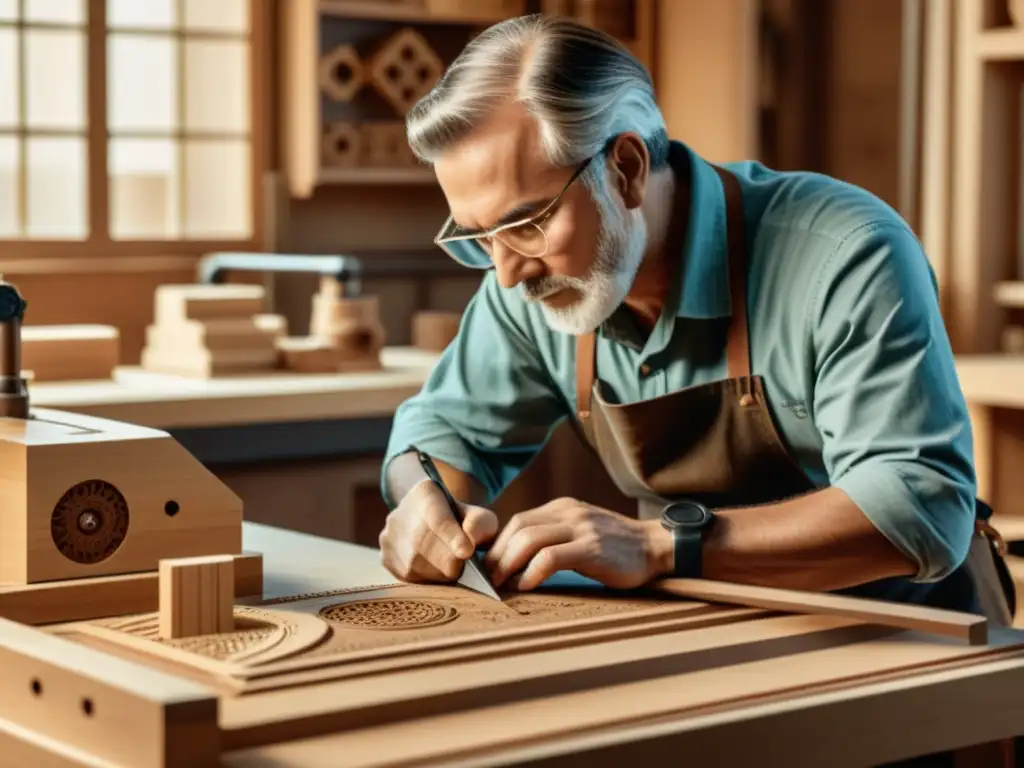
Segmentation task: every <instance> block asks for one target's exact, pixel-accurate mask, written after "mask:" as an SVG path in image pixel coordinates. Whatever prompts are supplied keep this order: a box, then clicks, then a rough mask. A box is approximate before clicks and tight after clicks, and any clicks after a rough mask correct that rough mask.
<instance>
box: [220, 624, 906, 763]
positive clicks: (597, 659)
mask: <svg viewBox="0 0 1024 768" xmlns="http://www.w3.org/2000/svg"><path fill="white" fill-rule="evenodd" d="M891 632H892V630H888V629H886V628H881V627H877V626H871V625H865V624H862V623H859V622H854V621H851V620H847V619H840V618H832V617H826V616H785V617H780V618H772V619H762V620H760V621H752V622H744V623H743V625H742V628H741V627H738V626H736V625H726V626H720V627H711V628H708V629H702V630H700V631H689V630H687V631H682V632H670V633H665V634H660V635H656V636H653V637H640V638H630V639H627V640H618V641H614V642H606V643H601V644H599V645H595V646H591V647H590V648H588V649H586V651H585V652H581V650H580V649H577V648H573V647H569V648H560V649H557V650H551V651H544V652H541V653H534V654H530V655H529V656H528V657H525V658H520V659H515V658H514V657H513V658H512V659H510V658H508V657H504V658H495V659H485V660H479V661H471V662H467V663H464V664H462V665H460V666H459V669H458V672H457V674H453V672H452V669H451V668H450V667H448V666H440V667H428V668H425V669H415V670H405V671H402V672H400V673H393V674H381V675H371V676H368V677H360V678H356V679H353V680H343V681H338V682H332V683H325V684H322V685H317V686H307V687H299V688H294V689H293V688H289V689H285V690H279V691H271V692H268V693H263V694H257V695H252V696H242V697H239V698H235V699H228V700H225V701H223V702H222V711H221V726H222V728H223V729H224V738H225V746H226V747H227V746H229V747H230V748H234V749H237V748H242V747H248V746H257V745H259V744H267V743H272V742H274V741H280V740H284V739H295V738H304V737H309V736H315V735H319V734H323V733H327V732H330V731H334V730H339V729H345V728H354V727H360V728H365V727H368V726H371V725H380V724H383V723H386V722H395V721H398V720H404V719H410V718H416V717H424V716H429V715H435V714H439V713H442V712H452V711H456V710H460V709H472V708H474V707H478V706H480V704H481V703H482V702H486V703H487V704H488V705H496V704H500V703H505V702H510V701H517V700H523V699H533V700H537V699H543V698H544V697H547V696H552V695H555V694H559V693H568V692H571V691H580V690H585V689H590V688H596V687H598V686H609V685H616V684H620V683H628V682H636V681H639V680H645V679H655V678H659V677H664V676H668V675H673V674H678V673H682V672H686V671H694V670H707V669H712V668H720V667H723V666H727V665H730V664H741V663H743V662H749V661H753V660H756V659H766V658H778V657H783V656H787V655H791V654H803V653H807V652H810V651H813V650H816V649H822V648H831V647H834V646H837V645H844V644H851V643H862V642H863V641H866V640H870V639H875V638H878V637H880V636H883V635H884V634H891Z"/></svg>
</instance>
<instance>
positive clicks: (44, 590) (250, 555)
mask: <svg viewBox="0 0 1024 768" xmlns="http://www.w3.org/2000/svg"><path fill="white" fill-rule="evenodd" d="M262 592H263V556H262V555H260V554H258V553H254V552H246V553H244V554H242V555H239V556H237V557H236V558H235V595H236V597H251V596H254V595H261V594H262ZM159 603H160V601H159V577H158V572H157V571H145V572H142V573H130V574H125V575H120V576H97V577H94V578H84V579H68V580H66V581H46V582H41V583H38V584H28V585H24V586H22V585H18V586H10V585H7V586H0V616H3V617H4V618H6V619H9V620H13V621H18V622H21V623H23V624H33V625H38V624H57V623H62V622H67V621H86V620H88V619H98V618H102V617H106V616H126V615H130V614H133V613H148V612H150V611H156V610H158V608H159Z"/></svg>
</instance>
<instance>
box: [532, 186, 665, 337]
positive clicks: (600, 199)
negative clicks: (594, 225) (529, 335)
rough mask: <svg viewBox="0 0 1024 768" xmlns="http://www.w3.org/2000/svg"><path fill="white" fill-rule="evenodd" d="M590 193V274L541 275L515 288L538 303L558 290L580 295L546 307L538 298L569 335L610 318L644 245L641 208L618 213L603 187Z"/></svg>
mask: <svg viewBox="0 0 1024 768" xmlns="http://www.w3.org/2000/svg"><path fill="white" fill-rule="evenodd" d="M599 186H600V187H604V185H603V184H601V185H599ZM593 194H594V197H595V198H596V200H597V206H598V212H599V214H600V221H601V231H600V232H599V233H598V240H597V253H596V255H595V258H594V264H593V266H592V267H591V270H590V274H589V275H587V276H586V277H565V276H552V277H543V278H540V279H539V280H534V281H529V283H523V284H521V286H520V288H521V290H522V291H523V295H524V296H525V298H526V299H527V301H539V300H540V299H542V298H543V297H545V296H550V295H551V294H553V293H555V292H557V291H559V290H561V289H563V288H571V289H574V290H576V291H577V292H579V294H580V295H581V296H582V298H581V299H579V300H578V301H577V302H576V303H575V304H572V305H570V306H567V307H550V306H548V305H546V304H544V303H543V302H541V305H540V307H541V312H542V313H543V315H544V320H545V321H546V322H547V324H548V326H549V327H550V328H551V329H552V330H554V331H557V332H559V333H567V334H570V335H573V336H581V335H583V334H584V333H589V332H590V331H593V330H596V329H597V328H598V327H599V326H600V325H601V323H603V322H604V321H605V320H607V319H608V318H609V317H611V315H612V313H613V312H614V311H615V310H616V309H617V308H618V307H619V305H620V304H621V303H622V302H623V301H624V300H625V298H626V294H628V293H629V289H630V288H631V287H632V285H633V280H634V279H635V278H636V273H637V271H638V270H639V269H640V263H641V261H643V257H644V251H645V250H646V248H647V222H646V221H644V218H643V214H642V213H641V212H640V209H639V208H634V209H632V210H628V211H625V212H623V211H621V210H620V209H619V208H618V207H617V206H616V205H615V203H614V201H613V200H612V199H611V198H610V197H609V196H608V194H607V193H606V192H605V190H604V189H603V188H602V189H598V190H594V191H593Z"/></svg>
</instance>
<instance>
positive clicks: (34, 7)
mask: <svg viewBox="0 0 1024 768" xmlns="http://www.w3.org/2000/svg"><path fill="white" fill-rule="evenodd" d="M25 20H26V21H49V22H56V23H58V24H83V23H84V22H85V0H25Z"/></svg>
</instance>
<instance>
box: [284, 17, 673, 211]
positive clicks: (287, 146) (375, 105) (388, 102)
mask: <svg viewBox="0 0 1024 768" xmlns="http://www.w3.org/2000/svg"><path fill="white" fill-rule="evenodd" d="M278 7H279V13H280V18H279V22H280V23H279V29H280V30H281V36H280V37H281V53H280V57H279V62H280V67H281V88H280V98H281V104H280V106H281V108H280V110H279V114H280V116H281V117H280V119H281V121H282V125H281V128H280V131H279V135H280V137H281V156H282V166H283V169H284V176H285V180H286V185H287V189H288V192H289V194H290V195H291V196H292V197H297V198H308V197H311V196H312V195H313V194H314V193H315V191H316V189H317V188H318V187H322V186H325V185H339V184H345V185H352V186H358V185H382V184H394V185H424V184H433V183H434V182H435V177H434V174H433V171H432V170H430V169H426V168H424V167H423V166H422V165H421V164H420V163H419V162H418V161H417V159H416V158H415V157H414V156H413V154H412V151H411V150H410V149H409V145H408V141H407V140H406V136H405V115H406V113H407V111H408V109H409V108H410V107H411V106H412V105H413V104H414V103H415V102H416V101H417V100H418V99H419V98H420V97H421V96H423V95H424V94H425V93H426V92H427V91H429V89H430V88H431V87H432V86H433V84H434V83H435V82H436V81H437V79H438V78H439V77H440V76H441V74H443V72H444V70H445V69H446V68H447V66H448V65H449V64H450V63H451V62H452V61H453V60H454V59H455V57H456V56H458V54H459V53H460V52H461V51H462V49H463V48H464V47H465V46H466V44H467V43H468V42H469V41H470V40H471V39H472V38H473V36H474V35H476V34H477V33H478V32H479V31H480V30H481V29H483V28H485V27H487V26H489V25H491V24H493V23H495V22H497V21H500V20H502V19H506V18H510V17H513V16H517V15H521V14H523V13H527V12H532V11H533V10H540V11H542V12H545V13H549V14H552V15H564V16H571V17H573V18H575V19H576V20H577V21H580V22H582V23H584V24H588V25H591V26H594V27H596V28H599V29H604V30H605V31H607V32H608V33H609V34H612V35H614V36H616V37H618V38H619V39H620V40H622V41H623V43H624V44H626V45H627V46H628V47H629V48H630V50H631V51H632V52H633V53H634V55H636V56H637V57H638V58H639V59H640V60H641V61H642V62H643V63H644V64H645V65H646V66H647V67H648V69H651V68H652V65H653V53H654V44H653V41H654V0H576V1H575V2H565V0H405V2H400V1H399V0H386V1H385V0H376V1H374V0H287V2H283V3H280V4H279V6H278Z"/></svg>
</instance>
